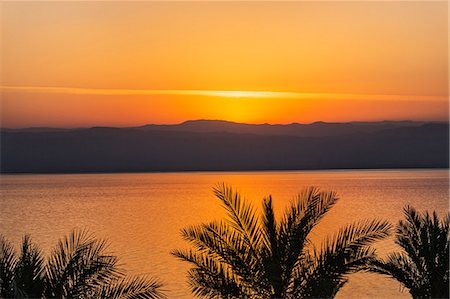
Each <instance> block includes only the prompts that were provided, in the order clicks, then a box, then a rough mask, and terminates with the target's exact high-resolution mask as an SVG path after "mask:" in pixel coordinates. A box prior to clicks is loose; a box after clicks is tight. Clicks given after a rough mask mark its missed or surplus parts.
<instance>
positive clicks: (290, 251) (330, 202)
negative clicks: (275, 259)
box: [279, 187, 338, 280]
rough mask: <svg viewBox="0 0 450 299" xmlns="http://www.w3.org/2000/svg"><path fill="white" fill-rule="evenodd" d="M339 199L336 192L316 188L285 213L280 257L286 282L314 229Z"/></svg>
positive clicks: (302, 195)
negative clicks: (320, 190) (321, 190)
mask: <svg viewBox="0 0 450 299" xmlns="http://www.w3.org/2000/svg"><path fill="white" fill-rule="evenodd" d="M337 201H338V197H337V195H336V193H334V192H319V189H317V188H315V187H311V188H308V189H306V190H304V191H303V192H301V193H300V194H299V195H298V197H297V200H296V201H294V203H293V204H292V205H291V207H290V208H289V209H288V210H287V211H286V212H285V215H284V218H283V219H282V221H281V224H280V245H279V247H280V249H281V250H280V251H281V252H280V255H281V256H282V258H281V259H282V260H281V262H282V264H283V265H284V269H283V270H284V273H283V276H282V277H284V278H285V280H286V279H287V278H288V277H291V275H292V271H293V269H294V267H295V265H296V264H297V262H298V260H299V259H300V257H301V256H302V254H303V249H304V248H305V245H306V244H307V243H308V242H309V239H308V235H309V233H310V232H311V230H312V229H313V227H314V226H315V225H316V224H317V223H318V222H319V221H320V220H321V219H322V218H323V216H324V215H325V214H326V213H327V212H328V211H329V210H330V209H331V208H332V207H333V206H334V204H336V202H337Z"/></svg>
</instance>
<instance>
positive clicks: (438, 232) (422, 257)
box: [371, 206, 450, 298]
mask: <svg viewBox="0 0 450 299" xmlns="http://www.w3.org/2000/svg"><path fill="white" fill-rule="evenodd" d="M404 215H405V220H400V221H399V223H398V225H397V228H396V239H395V242H396V243H397V244H398V245H399V246H400V247H401V248H402V250H403V251H402V252H400V253H391V254H389V255H388V256H387V258H386V259H374V260H373V261H372V262H371V270H372V271H374V272H377V273H381V274H385V275H389V276H391V277H393V278H395V279H397V280H398V281H400V282H401V283H402V284H403V285H404V286H405V287H407V288H408V289H409V292H410V294H411V295H412V296H413V298H448V297H449V245H450V239H449V219H450V214H447V216H446V217H444V219H443V220H440V219H439V217H438V216H437V214H436V211H434V212H433V214H429V213H428V212H424V213H423V214H420V213H418V212H417V211H416V209H414V208H413V207H410V206H406V207H405V208H404Z"/></svg>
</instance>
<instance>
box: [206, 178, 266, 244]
mask: <svg viewBox="0 0 450 299" xmlns="http://www.w3.org/2000/svg"><path fill="white" fill-rule="evenodd" d="M213 190H214V194H215V195H216V197H217V198H219V199H220V200H221V202H222V206H223V207H224V208H225V211H226V212H227V214H228V216H229V218H230V225H231V226H232V227H234V228H235V229H236V230H238V231H239V232H240V233H241V234H242V236H243V237H244V240H245V241H246V242H247V243H248V246H250V247H251V249H252V250H253V251H256V250H257V248H258V247H259V246H260V241H261V240H260V238H261V235H260V234H259V231H260V225H259V221H258V220H259V218H258V215H257V213H256V209H255V208H254V207H253V205H252V204H251V203H249V202H248V201H245V200H243V199H242V198H241V195H240V194H239V192H236V191H234V190H233V188H232V187H230V186H228V185H226V184H224V183H222V184H218V185H217V186H216V187H215V188H214V189H213Z"/></svg>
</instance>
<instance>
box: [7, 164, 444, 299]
mask: <svg viewBox="0 0 450 299" xmlns="http://www.w3.org/2000/svg"><path fill="white" fill-rule="evenodd" d="M220 183H226V184H229V185H231V186H233V188H235V189H236V190H238V191H239V192H240V193H241V195H242V196H243V197H244V198H245V199H247V200H249V201H251V202H252V203H253V204H254V206H255V207H256V208H257V209H260V208H261V204H262V199H263V198H264V197H266V196H268V195H272V198H273V204H274V208H275V211H276V216H277V217H281V216H282V214H283V212H284V210H285V209H286V208H287V207H288V205H289V204H290V202H292V200H294V199H295V198H296V196H297V195H298V193H300V192H301V191H302V190H304V189H305V188H308V187H310V186H315V187H318V188H320V190H323V191H335V192H337V194H338V196H339V198H340V199H339V201H338V203H337V204H336V205H335V206H334V207H333V208H332V209H331V210H330V211H329V212H328V214H327V215H326V216H325V217H324V218H323V220H322V221H321V222H320V223H319V224H318V225H317V227H315V228H314V230H313V231H312V232H311V240H312V243H313V244H314V245H316V246H320V244H321V242H322V241H323V240H324V239H325V238H326V237H327V236H332V235H333V234H334V233H336V232H337V231H338V230H339V228H340V227H342V226H344V225H346V224H349V223H353V222H355V221H363V220H367V219H369V220H370V219H373V218H377V219H386V220H388V221H389V222H391V223H392V224H393V225H395V224H397V223H398V221H399V220H400V219H402V217H403V208H404V207H405V206H406V205H411V206H414V207H415V208H417V209H418V210H420V211H425V210H428V211H433V210H435V211H437V213H438V214H439V215H440V216H444V215H446V214H447V213H448V212H449V172H448V169H438V170H435V169H420V170H417V169H408V170H327V171H255V172H183V173H117V174H37V175H35V174H23V175H1V176H0V234H3V235H5V236H6V237H7V238H8V239H9V240H10V241H11V242H13V244H14V245H15V246H16V248H17V249H18V248H19V244H20V242H21V239H22V237H23V236H24V235H25V234H29V235H31V237H32V240H33V241H34V242H35V243H37V244H38V245H39V246H40V247H41V248H42V250H43V251H44V253H45V254H48V253H50V252H51V250H52V248H53V247H54V246H55V245H56V243H57V241H58V240H59V239H60V238H61V237H62V236H64V235H67V234H68V233H70V231H72V230H73V229H88V230H89V231H91V232H92V233H93V234H95V236H96V237H98V238H101V239H106V240H108V242H109V247H108V252H111V253H113V254H115V255H117V256H118V257H119V263H120V265H121V266H122V268H123V269H125V270H126V271H127V272H126V273H127V274H129V275H148V276H154V277H157V278H158V279H160V280H161V281H162V282H163V283H164V290H166V293H167V295H168V297H169V298H182V299H183V298H184V299H186V298H194V296H193V295H192V293H191V292H190V289H189V286H188V284H187V276H186V275H187V271H188V269H189V268H190V265H189V264H187V263H186V262H183V261H180V260H178V259H177V258H175V257H174V256H172V255H171V254H170V252H171V251H172V250H174V249H185V248H189V245H188V244H187V243H186V242H185V241H184V240H183V239H182V237H181V234H180V230H181V229H183V228H185V227H188V226H190V225H196V224H202V223H207V222H210V221H213V220H220V219H223V218H224V217H225V213H224V211H223V209H222V207H221V204H220V201H219V200H218V199H217V198H215V196H214V194H213V188H214V186H216V185H217V184H220ZM374 246H375V248H376V249H377V252H378V254H379V255H380V256H382V257H383V256H385V255H386V254H387V253H389V252H392V251H397V250H399V248H398V246H397V245H396V244H395V243H394V239H393V237H390V238H388V239H386V240H383V241H379V242H377V243H376V244H375V245H374ZM337 298H410V295H409V293H408V290H407V289H404V288H403V287H402V286H401V285H400V283H399V282H397V281H395V280H393V279H391V278H389V277H385V276H382V275H378V274H372V273H355V274H351V275H349V277H348V283H347V284H346V285H345V286H344V287H343V288H342V289H341V290H340V292H339V293H338V295H337Z"/></svg>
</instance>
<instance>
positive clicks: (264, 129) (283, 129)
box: [138, 120, 424, 137]
mask: <svg viewBox="0 0 450 299" xmlns="http://www.w3.org/2000/svg"><path fill="white" fill-rule="evenodd" d="M422 124H424V123H423V122H413V121H383V122H350V123H326V122H315V123H312V124H299V123H292V124H287V125H270V124H259V125H253V124H243V123H235V122H229V121H223V120H190V121H186V122H184V123H181V124H177V125H145V126H142V127H138V128H139V129H143V130H164V131H182V132H186V131H187V132H227V133H240V134H258V135H288V136H301V137H314V136H333V135H345V134H353V133H367V132H373V131H377V130H381V129H390V128H396V127H404V126H420V125H422Z"/></svg>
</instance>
